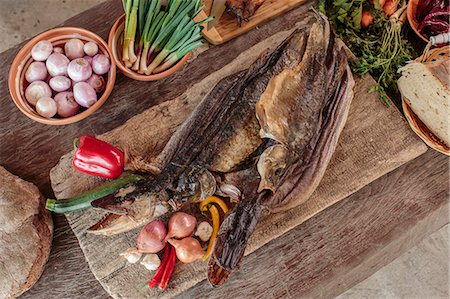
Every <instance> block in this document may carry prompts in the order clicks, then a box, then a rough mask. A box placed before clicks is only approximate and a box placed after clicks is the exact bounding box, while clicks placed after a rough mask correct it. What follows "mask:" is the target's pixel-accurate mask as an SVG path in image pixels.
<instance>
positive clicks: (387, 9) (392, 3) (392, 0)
mask: <svg viewBox="0 0 450 299" xmlns="http://www.w3.org/2000/svg"><path fill="white" fill-rule="evenodd" d="M397 5H398V3H397V1H396V0H387V1H386V3H385V4H384V5H383V11H384V13H385V14H386V15H388V16H390V15H392V14H394V13H395V12H396V11H397Z"/></svg>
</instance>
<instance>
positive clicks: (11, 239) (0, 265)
mask: <svg viewBox="0 0 450 299" xmlns="http://www.w3.org/2000/svg"><path fill="white" fill-rule="evenodd" d="M52 232H53V224H52V218H51V215H50V213H49V212H48V211H47V210H46V209H45V207H44V198H43V197H42V195H41V193H40V192H39V190H38V188H37V187H36V186H34V185H33V184H31V183H28V182H25V181H23V180H21V179H20V178H18V177H17V176H14V175H12V174H11V173H9V172H8V171H6V170H5V169H4V168H3V167H1V166H0V285H1V287H0V298H16V297H18V296H19V295H20V294H22V293H23V292H25V291H26V290H28V289H29V288H31V286H32V285H33V284H34V283H35V282H36V281H37V280H38V279H39V277H40V276H41V274H42V271H43V269H44V265H45V263H46V262H47V259H48V256H49V253H50V247H51V243H52Z"/></svg>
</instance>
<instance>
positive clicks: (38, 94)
mask: <svg viewBox="0 0 450 299" xmlns="http://www.w3.org/2000/svg"><path fill="white" fill-rule="evenodd" d="M51 96H52V90H51V89H50V86H48V84H47V83H45V82H44V81H34V82H33V83H31V84H30V85H29V86H28V87H27V89H26V90H25V98H26V99H27V101H28V103H30V104H32V105H36V103H37V101H38V100H39V99H40V98H42V97H51Z"/></svg>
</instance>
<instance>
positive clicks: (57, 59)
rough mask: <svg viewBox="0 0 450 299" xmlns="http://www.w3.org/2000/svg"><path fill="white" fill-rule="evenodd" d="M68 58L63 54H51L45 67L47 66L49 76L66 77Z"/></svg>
mask: <svg viewBox="0 0 450 299" xmlns="http://www.w3.org/2000/svg"><path fill="white" fill-rule="evenodd" d="M69 62H70V60H69V58H67V57H66V56H64V55H63V54H59V53H53V54H51V55H50V56H49V57H48V59H47V61H46V62H45V65H46V66H47V70H48V73H49V74H50V76H53V77H54V76H64V75H67V66H68V65H69Z"/></svg>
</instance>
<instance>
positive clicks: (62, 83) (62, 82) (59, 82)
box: [48, 76, 72, 92]
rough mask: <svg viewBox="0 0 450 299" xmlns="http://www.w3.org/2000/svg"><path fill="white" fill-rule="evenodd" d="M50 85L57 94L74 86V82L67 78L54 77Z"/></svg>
mask: <svg viewBox="0 0 450 299" xmlns="http://www.w3.org/2000/svg"><path fill="white" fill-rule="evenodd" d="M48 83H49V85H50V87H51V88H52V89H53V90H54V91H56V92H61V91H66V90H68V89H69V88H70V86H71V85H72V81H71V80H70V79H69V78H67V77H65V76H56V77H53V78H51V79H50V81H49V82H48Z"/></svg>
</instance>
